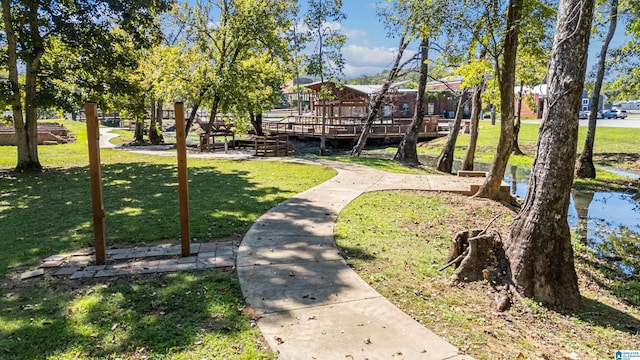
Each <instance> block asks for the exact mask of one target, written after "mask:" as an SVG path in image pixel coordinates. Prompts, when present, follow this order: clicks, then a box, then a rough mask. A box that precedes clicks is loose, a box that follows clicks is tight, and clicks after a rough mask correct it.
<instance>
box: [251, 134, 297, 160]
mask: <svg viewBox="0 0 640 360" xmlns="http://www.w3.org/2000/svg"><path fill="white" fill-rule="evenodd" d="M253 141H254V148H255V151H256V154H255V155H256V156H289V152H290V151H291V148H290V146H289V136H288V135H275V136H256V137H254V139H253Z"/></svg>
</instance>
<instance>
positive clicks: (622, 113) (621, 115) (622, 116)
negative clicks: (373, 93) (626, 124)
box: [618, 110, 627, 119]
mask: <svg viewBox="0 0 640 360" xmlns="http://www.w3.org/2000/svg"><path fill="white" fill-rule="evenodd" d="M618 118H619V119H626V118H627V111H626V110H618Z"/></svg>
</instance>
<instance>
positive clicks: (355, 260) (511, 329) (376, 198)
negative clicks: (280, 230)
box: [336, 192, 640, 359]
mask: <svg viewBox="0 0 640 360" xmlns="http://www.w3.org/2000/svg"><path fill="white" fill-rule="evenodd" d="M495 215H499V219H498V221H496V222H495V223H494V224H493V225H492V229H495V230H497V231H499V232H500V233H501V235H502V238H503V239H506V237H507V236H508V227H509V224H510V223H511V219H512V217H513V216H514V213H513V212H511V210H509V209H507V208H504V207H502V206H501V205H499V204H497V203H494V202H489V201H485V200H478V199H470V198H466V197H462V196H458V195H447V194H427V193H414V192H376V193H368V194H364V195H362V196H361V197H359V198H358V199H356V200H355V201H354V202H352V203H351V204H349V205H348V206H347V207H346V208H345V209H344V210H343V211H342V212H341V214H340V216H339V218H338V224H337V225H336V241H337V243H338V246H339V247H340V249H341V253H342V254H343V256H344V257H345V259H346V260H347V262H348V263H349V265H350V266H351V267H352V268H353V269H354V270H355V271H356V272H358V274H359V275H360V277H362V278H363V279H365V280H366V281H367V282H368V283H369V284H370V285H371V286H372V287H373V288H375V289H376V290H377V291H379V292H380V293H381V294H382V295H384V296H385V297H386V298H387V299H389V300H390V301H392V302H393V303H394V304H395V305H396V306H398V307H399V308H400V309H402V310H403V311H404V312H405V313H407V314H409V315H410V316H412V317H413V318H415V319H416V320H418V321H419V322H421V323H423V324H425V325H426V326H427V327H428V328H429V329H431V330H433V331H434V332H435V333H437V334H438V335H440V336H443V337H444V338H446V339H447V340H448V341H450V342H451V343H453V344H454V345H455V346H457V347H458V348H459V349H461V350H462V351H463V352H467V353H469V354H471V355H473V356H474V357H476V358H478V359H503V358H507V359H516V358H518V359H519V358H523V359H556V358H566V356H569V355H570V354H571V353H575V354H577V355H578V357H579V358H581V359H593V358H598V359H602V358H613V351H614V350H615V349H626V348H630V349H631V348H634V349H635V348H637V344H639V343H640V337H639V335H638V334H639V332H640V282H639V281H638V279H636V280H630V279H629V278H628V277H627V276H625V275H624V274H622V273H621V272H620V271H619V270H616V269H615V268H614V267H612V266H611V265H609V264H607V263H605V262H602V261H600V260H598V259H597V258H595V257H594V256H593V253H592V251H591V250H590V249H588V248H585V247H583V246H580V245H579V244H576V246H575V248H576V264H577V268H578V274H579V284H580V290H581V293H582V295H583V303H584V308H583V309H581V310H579V311H576V312H574V313H571V314H564V313H560V312H555V311H552V310H548V309H546V308H545V307H542V306H540V305H539V304H537V303H535V302H533V301H529V300H527V306H526V307H525V306H523V305H521V304H514V305H513V306H512V307H511V308H510V309H509V310H508V311H506V312H498V311H497V310H496V303H495V300H494V299H495V296H496V294H495V292H494V290H493V288H492V287H491V286H490V285H489V284H488V283H486V282H479V283H473V284H464V285H460V286H454V287H452V286H449V285H447V284H446V279H447V278H448V277H449V276H450V275H451V274H452V272H453V270H452V269H451V268H449V269H447V270H445V271H443V272H439V271H438V269H439V268H440V267H441V266H442V265H443V263H444V262H445V260H444V259H445V257H446V255H447V252H448V247H449V244H450V242H451V239H452V237H453V235H454V234H455V233H456V232H457V231H460V230H466V229H482V228H484V227H485V226H486V225H487V224H488V223H489V221H490V219H491V218H493V216H495Z"/></svg>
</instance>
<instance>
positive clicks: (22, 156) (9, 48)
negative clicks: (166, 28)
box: [2, 0, 169, 172]
mask: <svg viewBox="0 0 640 360" xmlns="http://www.w3.org/2000/svg"><path fill="white" fill-rule="evenodd" d="M168 6H169V1H166V0H134V1H128V2H127V3H126V6H123V3H120V2H113V1H102V0H98V1H88V0H77V1H74V2H51V1H42V0H21V1H15V0H2V17H3V22H4V31H5V34H6V36H5V38H4V39H3V41H6V53H5V61H6V62H7V69H8V70H9V83H10V99H11V107H12V110H13V117H14V124H15V129H16V142H17V148H18V163H17V165H16V168H15V170H16V171H20V172H24V171H40V170H41V169H42V165H41V164H40V160H39V158H38V145H37V141H38V140H37V110H38V107H40V106H41V103H42V102H41V101H42V100H43V98H46V97H47V96H48V95H47V94H46V91H45V90H47V89H48V88H47V87H46V86H44V87H43V85H46V84H47V82H46V80H45V79H46V76H44V74H43V70H44V68H43V66H42V65H43V59H44V58H45V57H46V56H47V55H48V54H49V53H51V51H52V50H53V48H52V44H53V43H55V42H59V43H60V44H63V45H64V46H65V47H66V48H67V49H69V50H71V51H73V53H74V55H75V56H76V57H77V58H78V59H79V60H78V65H80V66H81V67H82V68H85V69H91V68H94V66H96V65H99V67H102V68H108V69H114V68H117V67H118V66H121V64H120V63H118V62H117V58H116V57H115V56H114V55H115V54H117V47H118V46H119V44H121V43H122V42H123V41H128V40H130V39H132V40H133V41H135V42H136V43H137V45H138V46H139V47H147V46H149V45H150V44H151V43H152V41H153V40H154V39H155V38H157V37H156V36H157V35H158V34H159V29H158V26H157V15H158V14H159V13H161V12H162V11H165V10H167V9H168ZM115 29H120V30H121V31H114V30H115ZM21 69H24V74H25V82H24V85H23V86H22V85H21V84H20V82H19V72H20V71H21ZM94 69H95V68H94ZM23 99H24V100H23ZM23 101H24V104H23Z"/></svg>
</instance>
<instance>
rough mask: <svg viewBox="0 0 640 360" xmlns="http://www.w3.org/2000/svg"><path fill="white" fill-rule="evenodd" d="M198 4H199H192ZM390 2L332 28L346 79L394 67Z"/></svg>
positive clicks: (619, 38)
mask: <svg viewBox="0 0 640 360" xmlns="http://www.w3.org/2000/svg"><path fill="white" fill-rule="evenodd" d="M188 2H189V3H194V2H195V0H188ZM298 3H299V4H300V9H299V16H300V17H302V16H304V13H305V12H306V9H307V0H299V1H298ZM386 3H387V0H343V5H342V11H343V12H344V13H345V14H346V15H347V18H346V19H345V20H344V21H342V23H340V24H331V27H332V28H334V29H337V30H339V31H340V32H341V33H342V34H344V35H346V36H347V42H346V44H345V46H344V47H343V49H342V54H343V56H344V59H345V62H346V64H345V67H344V70H343V72H344V75H345V76H346V77H347V78H352V77H356V76H360V75H375V74H379V73H381V72H382V71H384V70H388V69H389V68H390V67H391V65H392V64H393V60H394V58H395V52H396V50H397V47H398V39H395V38H390V37H388V35H387V29H386V28H385V27H384V24H383V23H382V21H381V20H380V19H379V18H378V16H377V12H376V7H377V6H379V5H380V4H386ZM623 27H624V24H622V23H620V22H619V23H618V31H617V33H616V36H615V37H614V39H613V41H612V43H611V47H617V46H620V45H622V44H623V43H624V41H625V36H624V29H623ZM601 46H602V43H601V41H599V40H597V39H593V38H592V43H591V45H590V47H589V70H590V69H591V67H592V65H593V64H595V63H596V57H597V55H598V53H599V52H600V47H601ZM416 50H417V44H415V45H413V46H412V47H409V48H408V49H407V50H406V55H407V56H412V55H413V54H414V53H415V52H416Z"/></svg>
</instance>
